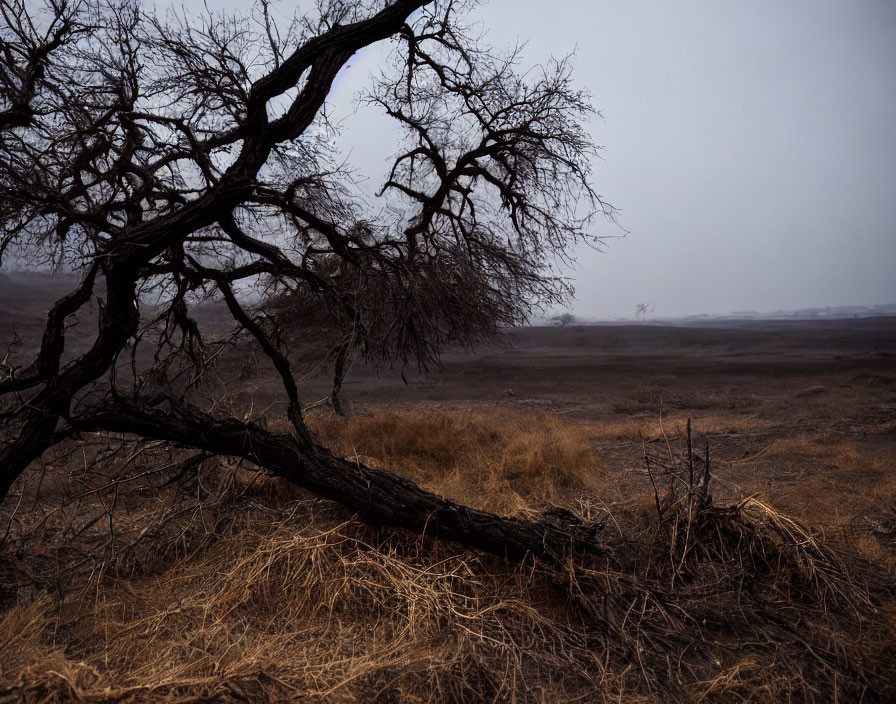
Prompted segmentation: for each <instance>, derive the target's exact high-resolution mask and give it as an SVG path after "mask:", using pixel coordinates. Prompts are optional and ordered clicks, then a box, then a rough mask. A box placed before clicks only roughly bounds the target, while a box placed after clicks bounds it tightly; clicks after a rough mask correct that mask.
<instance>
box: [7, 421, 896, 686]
mask: <svg viewBox="0 0 896 704" xmlns="http://www.w3.org/2000/svg"><path fill="white" fill-rule="evenodd" d="M676 424H677V420H676V419H672V421H671V423H669V424H666V421H664V429H665V431H666V432H667V433H672V434H674V433H676V432H679V431H680V428H678V427H677V425H676ZM722 424H724V422H723V423H722ZM316 428H317V431H318V432H319V433H320V434H321V436H322V437H324V438H326V439H327V440H328V441H329V442H330V443H332V444H333V445H334V446H336V447H338V448H340V449H341V450H342V451H343V452H345V453H346V454H348V455H350V456H354V455H356V456H358V457H361V458H364V459H366V460H372V461H375V462H378V463H381V464H384V465H387V466H390V467H393V468H396V469H398V468H401V469H403V470H405V471H406V472H407V473H408V474H409V475H410V476H412V477H413V478H415V479H417V480H418V481H421V482H422V483H424V484H426V485H428V486H430V487H432V488H434V489H437V490H440V491H443V492H445V493H448V494H450V495H453V496H455V497H456V498H459V499H462V500H467V501H470V502H471V503H475V504H477V505H479V506H483V507H488V508H492V509H494V510H499V511H504V512H514V511H517V510H531V509H533V508H539V507H543V506H545V505H548V504H552V503H558V504H562V505H566V506H568V507H570V508H572V509H574V510H585V509H583V507H585V508H587V507H588V506H591V507H592V509H593V507H594V506H595V505H602V504H601V502H600V500H599V499H600V496H601V495H606V494H608V493H611V492H612V484H613V482H614V481H615V480H614V478H613V477H612V476H611V475H610V474H609V473H608V472H607V471H606V470H605V469H604V468H603V465H602V463H601V461H600V459H599V457H598V455H597V454H596V452H595V447H596V445H595V442H596V441H598V440H600V439H601V438H603V437H606V435H604V434H602V433H601V432H600V429H599V427H598V426H597V424H593V423H579V424H574V423H570V422H569V421H566V420H564V421H559V420H557V419H556V418H551V417H549V416H544V415H535V414H525V413H520V412H511V411H506V410H500V409H492V408H490V409H471V410H463V411H460V410H453V411H434V410H431V411H412V412H407V413H390V414H385V415H378V416H371V417H362V418H355V419H351V420H349V421H343V420H341V419H337V418H331V417H321V418H318V419H317V421H316ZM613 432H615V430H614V431H613ZM610 434H612V433H610ZM673 437H674V435H673ZM799 440H800V442H801V443H802V444H799V443H797V444H796V445H794V446H792V447H791V446H788V445H787V444H786V443H784V444H781V445H777V446H775V447H773V448H772V449H770V450H769V451H768V452H767V453H766V456H767V457H768V458H771V459H773V460H774V461H776V462H778V461H785V459H788V458H789V460H793V459H794V458H799V457H800V456H803V455H804V459H805V460H806V461H816V460H818V459H819V457H822V455H816V454H813V453H815V452H816V451H817V448H816V447H815V445H816V444H817V445H818V446H819V447H822V448H823V451H824V452H828V453H830V452H833V453H834V456H835V457H841V458H842V459H843V460H844V461H849V462H852V463H853V464H855V465H856V466H858V465H861V464H862V463H863V460H862V459H861V458H860V459H856V458H855V457H853V455H854V454H856V453H858V454H859V455H861V452H860V451H859V450H858V449H857V448H855V447H852V448H850V447H849V444H848V443H847V442H843V443H841V442H840V441H839V440H838V439H835V440H836V441H829V442H822V443H814V442H810V441H809V439H799ZM804 445H805V446H809V445H811V447H810V448H809V449H806V447H804ZM841 445H843V447H841ZM598 447H599V446H598ZM167 452H168V451H167V450H164V449H162V448H148V449H147V450H146V452H145V453H143V454H134V453H131V454H130V455H126V456H125V455H120V456H117V457H113V458H105V459H102V458H100V460H102V461H100V460H97V461H96V462H95V463H93V464H91V465H90V466H91V467H92V468H93V469H94V470H95V471H96V472H98V475H97V476H96V477H93V478H91V477H90V476H89V475H88V473H87V472H86V468H87V463H85V466H84V467H83V468H80V469H79V470H78V472H75V471H74V470H72V469H70V470H69V471H68V473H67V474H66V473H65V472H63V471H62V470H61V467H62V465H61V464H59V465H57V466H56V468H55V469H54V472H55V474H56V475H58V476H57V480H58V481H56V482H54V483H53V487H54V488H53V492H52V497H50V498H48V499H45V501H44V503H42V504H31V505H29V502H30V494H27V497H26V498H27V500H25V501H24V504H23V508H21V509H20V512H19V514H18V515H17V517H16V520H14V521H12V522H11V524H10V525H11V529H10V536H9V537H8V540H7V541H6V543H5V544H4V545H5V547H4V551H3V553H2V554H0V576H2V577H3V581H4V582H8V583H10V584H14V587H15V596H14V598H13V599H12V600H11V602H10V604H9V605H8V607H7V608H6V610H5V612H3V613H2V616H0V701H17V700H21V701H27V702H41V703H43V702H63V701H72V700H79V701H93V702H110V701H121V702H145V701H146V702H166V703H172V702H199V701H214V702H237V701H243V702H245V701H298V702H383V703H386V702H390V703H395V702H415V703H416V702H446V701H447V702H452V701H453V702H479V701H490V702H505V701H510V702H565V701H583V702H611V701H612V702H619V701H624V702H657V701H662V702H665V701H675V700H677V701H694V702H780V701H792V702H801V701H802V702H811V701H841V702H846V701H850V702H852V701H869V702H874V701H880V702H883V701H892V698H893V697H894V696H896V689H894V686H893V677H892V675H893V666H892V662H893V660H894V658H896V600H894V596H893V595H894V588H893V584H892V582H890V583H889V584H888V583H887V582H886V577H885V574H884V570H883V569H882V568H881V567H880V566H879V565H878V566H875V564H873V563H870V562H869V561H868V560H863V559H861V558H860V557H857V556H855V555H850V554H848V553H845V552H842V551H839V550H837V549H835V548H833V547H831V545H830V544H829V543H828V542H826V541H825V540H823V539H822V538H821V537H820V535H819V534H818V533H816V532H815V531H813V530H811V529H810V528H808V527H807V526H806V525H805V524H804V523H803V522H801V521H798V520H795V519H793V518H790V517H788V516H787V515H785V514H782V513H781V512H780V511H779V510H778V508H776V507H775V506H774V504H773V503H770V502H769V501H765V500H760V499H758V498H750V499H744V500H741V501H739V502H737V503H734V504H732V505H727V506H719V505H716V504H714V503H713V502H712V501H711V498H710V496H711V492H710V493H709V494H707V495H706V496H704V493H703V490H702V486H700V485H699V484H698V485H690V484H689V482H688V481H687V480H686V479H685V477H686V472H683V468H682V465H681V463H680V460H679V457H678V455H677V454H673V455H672V456H670V455H668V454H667V452H666V447H665V445H664V443H656V444H655V446H654V448H653V449H652V450H651V451H650V452H651V461H652V465H651V466H652V468H653V473H654V477H655V479H656V480H657V486H658V487H659V491H658V493H657V495H656V496H654V495H653V493H652V491H651V487H650V483H649V482H647V481H646V479H645V482H644V487H643V496H640V497H637V498H636V500H635V501H634V502H633V503H632V506H635V507H642V508H628V509H626V508H617V509H615V510H614V513H613V515H612V516H610V515H605V519H606V522H607V526H608V527H607V529H606V530H607V533H608V538H607V539H608V543H609V544H610V545H611V546H612V551H611V555H610V556H609V558H608V559H607V561H606V562H605V563H602V564H591V565H582V566H578V567H577V568H570V569H569V570H567V571H565V572H556V571H551V570H548V569H547V568H545V567H544V566H541V565H537V564H533V563H528V564H524V565H519V566H509V565H507V564H505V563H502V562H500V561H498V560H495V559H492V558H489V557H486V556H482V555H479V554H474V553H471V552H469V551H465V550H462V549H460V548H457V547H456V546H451V545H446V544H442V543H439V542H436V541H431V540H420V539H418V538H416V537H414V536H411V535H407V534H404V533H401V532H397V531H385V530H376V529H374V528H371V527H369V526H367V525H365V524H363V523H360V522H358V521H355V520H353V519H351V517H348V516H346V515H344V513H343V512H342V511H340V510H339V509H337V508H335V507H333V506H332V505H331V504H329V503H327V502H322V501H318V500H314V499H310V498H308V497H306V496H304V495H303V494H302V492H299V491H296V490H293V489H290V488H288V487H286V486H284V485H283V484H282V483H281V482H280V481H279V480H277V479H272V478H269V477H265V476H264V475H261V474H259V473H257V472H254V471H252V470H251V468H246V467H241V466H239V465H234V464H225V465H221V464H220V463H218V462H216V461H208V462H205V463H204V464H202V465H200V466H199V467H198V468H197V469H196V471H195V472H194V473H192V474H191V475H189V476H188V477H185V478H184V480H183V481H182V482H178V483H176V484H173V485H170V486H167V487H163V486H162V485H163V484H164V480H167V475H166V474H162V475H160V476H155V475H151V474H148V475H146V476H145V477H143V478H142V479H140V480H139V481H137V480H134V481H131V482H130V483H129V484H127V487H128V488H127V495H126V497H125V496H122V493H123V492H124V491H125V489H124V488H123V486H124V485H120V484H119V485H117V486H116V487H110V488H108V489H103V490H102V491H96V493H92V494H90V495H89V496H88V497H82V498H81V499H78V500H77V501H76V502H75V503H74V504H71V508H65V507H66V505H67V503H66V502H70V501H71V499H72V495H73V493H76V492H80V494H81V495H83V494H84V493H85V488H86V486H88V485H89V486H92V487H102V486H105V485H106V484H108V481H109V477H110V476H113V477H121V476H129V477H132V476H137V475H141V473H143V472H151V470H152V468H154V467H158V466H163V465H164V462H163V458H162V454H164V453H167ZM819 452H821V451H819ZM160 453H162V454H160ZM800 453H803V455H801V454H800ZM838 453H839V454H838ZM828 456H829V455H827V454H824V455H823V459H824V461H827V459H826V458H827V457H828ZM165 458H166V459H165V462H168V463H169V464H171V462H170V461H168V459H167V455H165ZM850 458H852V459H850ZM789 460H788V461H789ZM770 461H771V460H770ZM119 465H120V467H119ZM100 466H103V467H104V468H103V469H102V471H101V472H100V469H98V468H99V467H100ZM119 470H120V471H121V472H125V473H126V474H120V473H118V472H119ZM170 471H173V470H170ZM169 473H170V472H169ZM100 474H101V476H100ZM38 479H39V478H38V477H32V478H31V480H32V482H33V484H34V486H36V484H37V482H38ZM40 481H41V482H43V483H44V485H46V483H47V479H46V477H45V478H43V479H41V480H40ZM26 488H29V491H30V488H32V487H31V485H29V487H26ZM88 491H93V489H88ZM881 491H883V489H881ZM26 493H27V492H26ZM113 494H114V495H116V496H118V499H117V501H119V502H121V503H122V504H124V503H126V504H127V505H126V506H124V507H122V508H121V509H119V510H118V511H116V512H109V511H107V509H108V508H109V507H110V506H111V505H113V503H114V502H113V501H112V496H113ZM887 495H888V494H887ZM125 499H127V501H125ZM655 504H656V506H658V509H655V508H654V505H655ZM26 508H27V509H28V510H27V511H26V510H25V509H26ZM593 510H596V509H593ZM92 515H95V516H99V520H98V521H97V522H95V523H91V516H92ZM4 523H5V521H4ZM150 525H151V526H152V530H150V531H147V527H148V526H150ZM611 536H615V537H611ZM865 537H866V538H867V539H868V540H871V538H868V536H865ZM863 539H864V538H863ZM872 544H873V545H878V549H879V545H880V544H879V542H873V543H872V542H869V545H868V547H867V552H868V555H870V553H871V550H872ZM866 556H867V555H866Z"/></svg>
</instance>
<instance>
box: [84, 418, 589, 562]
mask: <svg viewBox="0 0 896 704" xmlns="http://www.w3.org/2000/svg"><path fill="white" fill-rule="evenodd" d="M76 427H77V428H78V429H80V430H85V431H86V430H95V431H98V430H103V431H112V432H121V433H133V434H136V435H139V436H141V437H146V438H155V439H159V440H166V441H169V442H173V443H178V444H184V445H189V446H191V447H195V448H197V449H200V450H204V451H206V452H209V453H213V454H217V455H230V456H241V457H245V458H247V459H249V460H251V461H252V462H254V463H256V464H258V465H259V466H261V467H263V468H265V469H267V470H269V471H271V472H273V473H275V474H277V475H278V476H280V477H282V478H284V479H286V480H288V481H290V482H292V483H293V484H296V485H298V486H300V487H302V488H304V489H308V490H309V491H312V492H313V493H315V494H317V495H319V496H322V497H325V498H329V499H333V500H334V501H337V502H339V503H340V504H342V505H343V506H345V507H346V508H348V509H350V510H352V511H357V512H358V514H359V515H361V516H362V517H363V518H365V519H367V520H369V521H371V522H373V523H375V524H377V525H388V526H395V527H397V528H403V529H406V530H409V531H413V532H416V533H421V534H427V535H431V536H435V537H439V538H442V539H446V540H450V541H454V542H457V543H461V544H462V545H465V546H468V547H471V548H475V549H478V550H483V551H485V552H489V553H492V554H494V555H497V556H499V557H502V558H505V559H509V560H513V561H521V560H523V559H525V558H526V557H527V556H534V557H537V558H539V559H542V560H544V561H548V562H551V563H559V562H562V561H564V560H565V559H566V558H567V557H570V556H573V557H576V558H584V557H586V556H592V557H593V556H598V555H601V554H602V553H603V550H602V548H601V545H600V543H599V542H598V540H597V532H598V530H599V528H600V525H599V524H597V523H587V522H584V521H582V520H581V519H579V518H578V517H577V516H575V515H574V514H572V513H570V512H569V511H566V510H563V509H551V510H549V511H547V512H545V513H543V514H541V515H540V516H539V517H538V519H536V520H528V519H525V518H518V517H504V516H498V515H496V514H494V513H490V512H488V511H481V510H479V509H475V508H472V507H470V506H466V505H464V504H461V503H458V502H456V501H452V500H450V499H447V498H445V497H442V496H439V495H438V494H435V493H433V492H431V491H427V490H426V489H424V488H422V487H421V486H419V485H418V484H416V483H415V482H413V481H411V480H410V479H407V478H406V477H402V476H400V475H398V474H395V473H393V472H389V471H387V470H384V469H378V468H374V467H369V466H367V465H365V464H363V463H361V462H357V461H349V460H346V459H343V458H340V457H336V456H335V455H333V454H332V453H331V452H330V451H329V450H327V449H326V448H324V447H323V446H321V445H319V444H318V443H316V442H311V443H303V442H302V441H301V440H298V439H297V438H296V436H294V435H286V434H282V433H272V432H270V431H268V430H266V429H264V428H262V427H261V426H259V425H256V424H254V423H243V422H240V421H237V420H236V419H216V418H214V417H212V416H210V415H208V414H206V413H204V412H203V411H200V410H199V409H196V408H193V407H189V406H184V405H182V404H173V405H172V407H171V411H170V412H167V413H166V412H163V411H161V410H159V409H157V408H139V407H136V406H133V405H130V404H126V403H122V402H118V403H115V404H113V405H110V406H107V407H106V408H105V409H104V410H103V411H102V412H99V413H95V414H93V415H91V416H89V417H86V418H82V419H80V420H78V421H77V426H76Z"/></svg>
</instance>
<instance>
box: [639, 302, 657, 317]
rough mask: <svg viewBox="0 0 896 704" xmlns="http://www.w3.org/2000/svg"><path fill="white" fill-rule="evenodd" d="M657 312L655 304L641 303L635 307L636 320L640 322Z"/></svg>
mask: <svg viewBox="0 0 896 704" xmlns="http://www.w3.org/2000/svg"><path fill="white" fill-rule="evenodd" d="M654 310H656V304H655V303H639V304H638V305H636V306H635V318H637V319H638V320H644V318H645V317H647V316H648V315H649V314H650V313H653V311H654Z"/></svg>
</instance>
